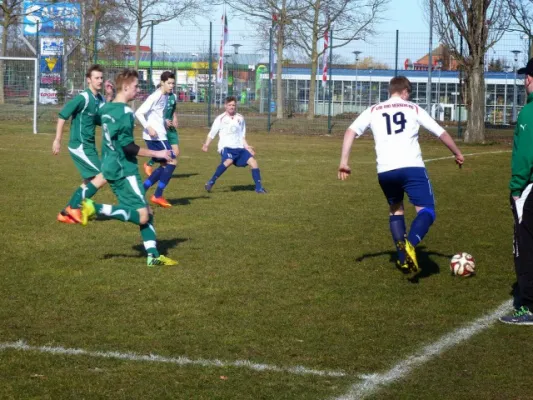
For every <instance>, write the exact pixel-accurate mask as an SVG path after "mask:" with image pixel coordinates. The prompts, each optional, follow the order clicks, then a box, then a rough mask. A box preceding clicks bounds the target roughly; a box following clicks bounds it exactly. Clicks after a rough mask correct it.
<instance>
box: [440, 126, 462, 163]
mask: <svg viewBox="0 0 533 400" xmlns="http://www.w3.org/2000/svg"><path fill="white" fill-rule="evenodd" d="M439 139H440V141H441V142H442V143H444V145H445V146H446V147H447V148H448V149H450V151H451V152H452V153H453V155H454V156H455V162H456V163H457V164H458V165H459V166H461V165H463V163H464V162H465V158H464V157H463V154H462V153H461V150H459V147H457V145H456V144H455V142H454V140H453V138H452V137H451V136H450V134H449V133H448V132H446V131H444V132H443V133H442V134H441V135H440V136H439Z"/></svg>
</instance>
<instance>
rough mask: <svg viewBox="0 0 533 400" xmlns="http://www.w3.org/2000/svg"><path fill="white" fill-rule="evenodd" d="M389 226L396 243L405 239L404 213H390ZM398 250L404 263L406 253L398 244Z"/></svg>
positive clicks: (399, 257) (399, 258) (401, 261)
mask: <svg viewBox="0 0 533 400" xmlns="http://www.w3.org/2000/svg"><path fill="white" fill-rule="evenodd" d="M389 226H390V231H391V233H392V240H393V241H394V245H396V243H398V242H400V241H402V240H404V239H405V218H404V216H403V215H390V216H389ZM396 251H397V252H398V260H399V261H400V263H402V264H403V263H404V262H405V253H404V252H403V251H400V249H399V248H398V246H396Z"/></svg>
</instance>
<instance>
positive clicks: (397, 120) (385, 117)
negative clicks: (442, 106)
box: [349, 96, 445, 173]
mask: <svg viewBox="0 0 533 400" xmlns="http://www.w3.org/2000/svg"><path fill="white" fill-rule="evenodd" d="M420 125H422V126H423V127H424V128H426V129H427V130H428V131H430V132H431V133H433V134H434V135H435V136H437V137H439V136H440V135H442V134H443V133H444V132H445V130H444V129H443V128H442V127H441V126H440V125H439V124H438V123H437V122H435V120H434V119H433V118H431V117H430V116H429V114H428V113H427V112H426V111H425V110H424V109H422V108H420V107H419V106H418V105H416V104H414V103H411V102H410V101H406V100H403V99H402V98H400V97H399V96H392V97H391V98H390V99H388V100H387V101H383V102H381V103H378V104H376V105H373V106H372V107H369V108H367V109H366V110H365V111H363V113H362V114H361V115H359V117H357V119H356V120H355V121H354V122H353V123H352V124H351V125H350V127H349V129H351V130H353V131H354V132H355V133H356V135H357V137H359V136H361V135H362V134H363V133H364V132H365V130H366V129H367V128H368V127H370V129H371V130H372V134H373V136H374V142H375V149H376V161H377V169H378V173H381V172H386V171H392V170H394V169H398V168H406V167H425V165H424V161H423V160H422V151H421V150H420V145H419V144H418V130H419V129H420Z"/></svg>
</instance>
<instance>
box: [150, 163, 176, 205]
mask: <svg viewBox="0 0 533 400" xmlns="http://www.w3.org/2000/svg"><path fill="white" fill-rule="evenodd" d="M175 169H176V166H175V165H172V164H167V165H166V166H165V168H164V170H163V173H162V174H161V179H160V180H159V183H158V184H157V189H156V190H155V193H154V196H155V197H161V196H163V190H165V188H166V187H167V185H168V183H169V182H170V178H172V174H173V173H174V170H175Z"/></svg>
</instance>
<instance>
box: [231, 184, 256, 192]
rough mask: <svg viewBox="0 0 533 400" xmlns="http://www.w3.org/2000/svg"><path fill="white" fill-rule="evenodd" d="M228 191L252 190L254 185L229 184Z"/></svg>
mask: <svg viewBox="0 0 533 400" xmlns="http://www.w3.org/2000/svg"><path fill="white" fill-rule="evenodd" d="M229 191H231V192H248V191H250V192H254V191H255V185H234V186H231V187H230V189H229Z"/></svg>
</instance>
